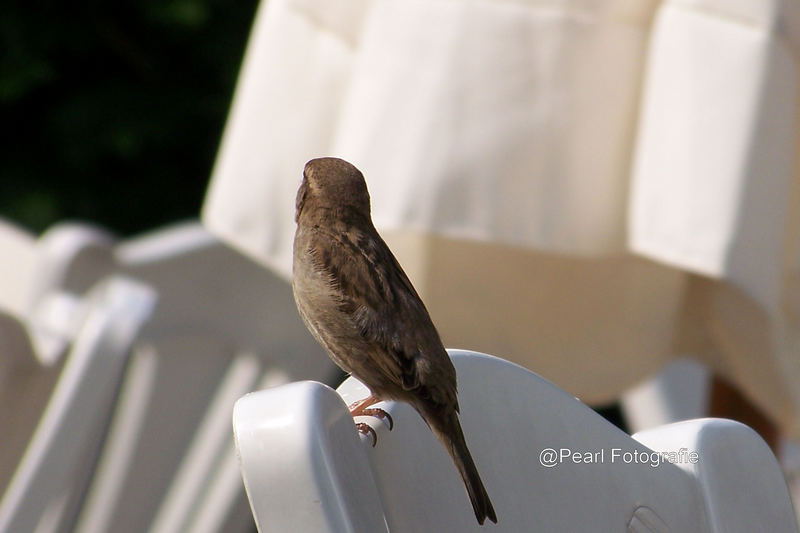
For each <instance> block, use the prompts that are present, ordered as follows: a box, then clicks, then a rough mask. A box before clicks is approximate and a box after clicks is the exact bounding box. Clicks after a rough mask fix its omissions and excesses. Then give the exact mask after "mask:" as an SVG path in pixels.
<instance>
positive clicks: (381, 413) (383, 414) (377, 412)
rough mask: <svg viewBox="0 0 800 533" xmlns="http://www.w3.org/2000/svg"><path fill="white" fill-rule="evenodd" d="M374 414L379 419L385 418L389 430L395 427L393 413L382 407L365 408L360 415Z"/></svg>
mask: <svg viewBox="0 0 800 533" xmlns="http://www.w3.org/2000/svg"><path fill="white" fill-rule="evenodd" d="M362 415H363V416H374V417H375V418H377V419H379V420H383V421H385V422H386V425H388V426H389V431H391V430H392V429H393V428H394V420H392V415H390V414H389V413H387V412H386V411H384V410H383V409H380V408H378V407H370V408H369V409H363V410H362V411H361V413H360V414H359V416H362Z"/></svg>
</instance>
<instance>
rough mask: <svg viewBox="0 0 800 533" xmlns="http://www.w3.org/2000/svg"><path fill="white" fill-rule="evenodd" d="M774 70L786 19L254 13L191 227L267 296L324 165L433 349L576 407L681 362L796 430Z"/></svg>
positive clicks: (788, 154)
mask: <svg viewBox="0 0 800 533" xmlns="http://www.w3.org/2000/svg"><path fill="white" fill-rule="evenodd" d="M798 58H800V8H799V7H798V5H797V4H796V2H791V1H788V0H787V1H784V0H770V1H758V2H756V1H743V2H728V1H724V0H663V1H659V0H650V1H642V2H628V1H623V0H605V1H600V2H597V1H591V2H590V1H585V0H562V1H548V2H544V1H540V0H527V1H525V0H518V1H489V0H475V1H460V0H436V1H432V2H430V1H422V0H404V1H401V2H398V1H393V2H389V1H384V0H348V1H342V2H336V3H331V2H325V1H324V0H270V1H269V2H266V3H264V4H263V5H262V6H261V8H260V10H259V13H258V15H257V19H256V21H255V25H254V28H253V33H252V36H251V39H250V44H249V46H248V50H247V54H246V57H245V60H244V63H243V67H242V73H241V75H240V81H239V84H238V87H237V91H236V95H235V98H234V102H233V107H232V110H231V113H230V117H229V121H228V125H227V127H226V130H225V134H224V136H223V141H222V145H221V149H220V153H219V156H218V160H217V164H216V167H215V170H214V173H213V176H212V181H211V184H210V187H209V191H208V196H207V198H206V204H205V206H204V210H203V220H204V222H205V223H206V224H207V226H208V227H209V228H210V229H211V230H212V231H214V232H215V233H217V234H218V235H220V236H221V237H222V238H224V239H226V240H228V241H229V242H231V243H233V244H234V245H235V246H237V247H238V248H240V249H242V250H244V251H245V252H246V253H248V254H249V255H251V256H253V257H255V258H256V259H257V260H259V261H261V262H262V263H263V264H265V265H267V266H269V267H270V268H273V269H274V270H276V271H277V272H279V273H281V274H282V275H284V276H286V278H287V279H288V278H289V276H290V275H291V243H292V237H293V233H294V222H293V210H294V195H295V193H296V190H297V187H298V186H299V183H300V178H301V176H300V173H301V170H302V168H303V165H304V163H305V162H306V161H307V160H309V159H311V158H313V157H319V156H323V155H333V156H337V157H342V158H344V159H347V160H349V161H351V162H352V163H354V164H355V165H356V166H358V167H359V168H360V169H361V170H362V171H363V172H364V174H365V176H366V179H367V183H368V186H369V188H370V193H371V196H372V205H373V218H374V221H375V223H376V226H377V227H378V229H379V231H381V233H382V234H383V235H384V236H385V238H386V239H387V241H388V242H389V244H390V246H392V247H393V249H394V250H395V252H396V254H397V256H398V258H399V260H400V262H401V264H403V265H404V267H405V268H406V270H407V271H408V273H409V275H410V277H411V278H412V280H413V281H414V282H415V284H416V285H417V287H418V289H419V290H420V293H421V294H422V296H423V298H424V299H425V301H426V303H427V305H428V307H429V308H430V310H431V314H432V316H433V318H434V321H435V322H436V323H437V326H438V327H439V329H440V331H441V333H442V335H443V337H444V340H445V342H446V343H447V344H448V345H450V346H461V347H466V348H471V349H477V350H483V351H487V352H491V353H497V354H499V355H502V356H504V357H507V358H509V359H511V360H514V361H517V362H519V363H521V364H524V365H525V366H528V367H529V368H532V369H533V370H535V371H537V372H539V373H541V374H543V375H544V376H546V377H548V378H550V379H553V380H554V381H556V382H557V383H558V384H559V385H561V386H562V387H564V388H566V389H567V390H570V391H571V392H572V393H574V394H577V395H579V396H581V397H582V398H583V399H584V400H586V401H602V400H607V399H610V398H613V397H615V396H616V395H618V394H619V393H620V392H621V391H622V390H623V389H624V388H626V387H628V386H630V385H631V384H632V383H634V382H635V381H636V380H638V379H641V378H642V377H644V376H646V375H647V374H649V373H652V372H654V371H656V370H657V369H658V368H660V366H661V365H662V364H663V363H664V361H665V360H666V359H667V358H668V357H671V356H673V355H678V354H681V353H684V354H685V353H687V352H690V353H691V354H692V355H695V356H697V357H699V358H701V359H702V360H704V361H705V362H706V363H708V364H709V365H710V366H712V367H713V368H714V369H715V370H716V371H717V372H719V373H722V374H723V375H726V376H727V377H729V378H730V379H732V380H733V381H735V382H736V383H737V384H738V385H739V386H740V387H741V388H742V389H743V390H744V391H745V392H746V393H747V394H748V395H749V396H750V397H751V398H752V399H753V401H754V402H755V403H756V404H757V405H759V406H760V407H761V408H762V409H764V410H765V411H766V412H767V413H769V414H770V415H771V416H772V417H773V418H775V419H776V420H778V421H779V422H780V423H781V425H782V426H783V427H784V428H785V429H787V430H788V431H796V430H797V427H796V426H797V424H796V421H797V420H798V416H797V414H798V413H799V412H800V392H798V387H797V385H798V383H799V381H798V380H800V327H798V318H797V317H798V316H800V313H798V305H799V304H800V294H799V293H798V287H800V284H799V283H798V273H800V268H798V259H800V254H798V249H797V244H798V241H799V240H800V239H798V237H800V235H798V230H800V218H799V217H800V208H799V207H798V204H800V202H798V191H797V189H798V187H797V184H798V183H799V182H800V180H799V179H798V170H797V169H798V165H797V161H796V155H795V154H796V152H797V150H796V147H797V129H798V124H797V113H796V108H797V95H798V80H797V70H798V69H797V67H798V60H799V59H798Z"/></svg>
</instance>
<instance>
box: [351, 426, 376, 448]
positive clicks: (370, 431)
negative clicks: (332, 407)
mask: <svg viewBox="0 0 800 533" xmlns="http://www.w3.org/2000/svg"><path fill="white" fill-rule="evenodd" d="M356 429H358V432H359V433H361V434H362V435H369V436H371V437H372V447H373V448H374V447H375V445H376V444H378V434H377V433H375V430H374V429H372V427H370V426H369V424H365V423H364V422H357V423H356Z"/></svg>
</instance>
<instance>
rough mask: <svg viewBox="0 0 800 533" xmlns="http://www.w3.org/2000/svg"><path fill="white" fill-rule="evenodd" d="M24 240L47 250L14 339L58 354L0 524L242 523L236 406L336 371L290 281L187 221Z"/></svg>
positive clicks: (110, 527) (35, 527) (172, 529)
mask: <svg viewBox="0 0 800 533" xmlns="http://www.w3.org/2000/svg"><path fill="white" fill-rule="evenodd" d="M27 242H28V244H30V245H31V248H44V249H46V252H41V251H37V252H36V253H35V254H33V255H34V256H35V257H36V260H37V261H38V263H37V267H36V269H34V272H35V274H36V275H35V276H33V279H32V280H31V281H30V282H29V287H30V290H29V294H35V295H37V296H36V297H35V298H32V301H33V302H34V304H35V305H31V306H30V307H31V309H32V310H31V311H30V312H29V313H28V314H27V316H22V317H19V319H18V320H17V323H19V325H20V327H19V328H17V329H18V331H19V332H21V336H20V338H21V339H23V340H25V339H26V336H25V335H22V333H25V334H27V335H28V337H27V338H30V339H32V340H31V341H29V342H28V345H29V351H30V352H31V353H32V354H37V356H38V357H39V358H42V357H43V356H42V355H40V354H45V356H44V359H46V360H48V361H59V360H60V359H61V358H62V357H61V354H62V353H66V354H67V357H63V359H65V360H66V363H65V365H64V369H63V371H61V373H60V376H59V377H58V385H57V386H56V387H55V389H54V390H53V393H52V394H51V396H50V399H49V403H48V404H47V408H46V410H45V412H44V415H43V416H42V418H41V420H40V421H39V425H38V426H39V427H38V429H37V431H36V433H35V435H34V436H33V437H32V439H31V441H30V443H29V445H28V448H27V450H26V452H25V457H24V459H23V460H22V462H21V463H20V465H19V467H18V468H17V472H16V474H15V477H14V479H13V481H12V482H11V484H10V485H9V487H8V489H7V490H6V492H5V495H4V496H3V501H2V504H0V532H2V533H15V532H17V531H38V532H45V531H53V532H83V533H89V532H105V531H115V532H141V531H152V532H157V533H177V532H185V531H186V532H196V533H197V532H209V533H211V532H218V531H230V532H236V531H252V528H253V520H252V517H251V515H250V513H249V509H248V506H247V501H246V498H245V495H244V490H243V487H242V483H241V477H240V475H239V470H238V466H237V463H236V459H235V455H234V448H233V442H232V435H231V431H230V412H231V409H232V406H233V403H234V401H235V400H236V399H237V398H238V397H240V396H241V395H242V394H244V393H246V392H248V391H251V390H255V389H258V388H263V387H266V386H269V385H275V384H278V383H282V382H285V381H288V380H291V379H300V378H303V377H310V378H313V379H320V380H330V379H331V378H332V377H333V376H334V375H335V370H334V369H333V366H332V365H331V364H330V362H329V361H328V360H327V358H325V357H324V356H323V355H322V353H321V349H320V348H319V347H318V346H317V345H316V344H315V343H314V341H313V339H311V338H310V336H309V335H308V333H307V332H306V331H305V329H304V328H303V326H302V324H301V323H300V320H299V317H297V315H296V312H295V310H294V304H293V302H292V298H291V288H290V287H289V285H288V284H287V283H286V282H285V281H280V280H278V279H277V278H275V277H274V276H272V275H270V274H269V273H268V272H267V271H265V270H263V269H262V268H260V267H258V266H257V265H255V264H254V263H252V262H250V261H249V260H247V259H246V258H244V257H243V256H241V255H240V254H238V253H236V252H234V251H233V250H231V249H229V248H227V247H226V246H224V245H222V244H220V243H219V242H218V241H217V240H216V239H214V238H212V237H211V236H209V235H208V234H207V233H206V232H205V231H204V230H202V228H200V226H199V225H198V224H196V223H187V224H184V225H179V226H176V227H173V228H167V229H165V230H163V231H159V232H155V233H153V234H151V235H147V236H144V237H141V238H137V239H132V240H129V241H124V242H121V243H119V242H116V241H115V240H114V239H112V238H111V237H109V236H108V235H106V234H105V233H104V232H102V231H99V230H96V229H94V228H91V227H86V226H75V225H62V226H57V227H56V228H54V229H53V230H51V231H49V232H47V233H46V234H45V235H44V236H43V237H42V238H41V239H39V240H38V241H36V240H34V239H32V238H31V239H29V240H28V241H27ZM69 243H72V245H71V246H70V245H69ZM6 249H8V248H4V249H3V250H4V253H5V250H6ZM70 250H71V251H70ZM67 251H69V253H67ZM134 279H135V280H136V281H132V280H134ZM9 300H10V298H9ZM29 300H30V298H29ZM6 322H8V323H12V324H13V323H15V322H12V321H9V320H7V321H6ZM6 322H0V325H2V324H5V323H6ZM28 331H30V333H28ZM5 338H8V339H14V338H16V337H11V336H4V339H5ZM37 356H29V358H33V359H36V357H37ZM52 364H54V363H52ZM40 392H41V391H40ZM31 416H32V417H33V418H34V419H38V413H36V414H35V415H33V414H32V415H31Z"/></svg>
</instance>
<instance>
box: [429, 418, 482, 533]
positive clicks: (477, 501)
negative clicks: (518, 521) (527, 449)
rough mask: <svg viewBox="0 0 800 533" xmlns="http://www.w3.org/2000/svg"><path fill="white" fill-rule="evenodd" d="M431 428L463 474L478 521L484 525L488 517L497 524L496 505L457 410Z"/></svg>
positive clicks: (459, 471)
mask: <svg viewBox="0 0 800 533" xmlns="http://www.w3.org/2000/svg"><path fill="white" fill-rule="evenodd" d="M431 429H432V430H433V432H434V433H435V434H436V436H437V437H438V438H439V440H440V441H441V442H442V444H444V447H445V449H446V450H447V453H449V454H450V457H451V458H452V459H453V463H455V465H456V469H457V470H458V473H459V474H461V478H462V479H463V480H464V486H465V487H466V488H467V494H468V495H469V500H470V502H471V503H472V509H473V510H474V511H475V518H477V520H478V523H479V524H481V525H483V523H484V521H485V520H486V519H487V518H488V519H489V520H491V521H492V522H494V523H495V524H496V523H497V516H496V515H495V512H494V507H492V502H491V500H489V494H488V493H487V492H486V488H484V486H483V481H481V477H480V475H479V474H478V469H477V468H476V466H475V462H474V461H473V460H472V455H471V454H470V453H469V448H467V442H466V440H465V439H464V432H463V431H462V429H461V423H460V422H459V421H458V415H457V414H456V413H455V411H454V412H452V413H451V414H450V416H448V417H447V420H446V421H444V427H441V428H438V427H434V426H431Z"/></svg>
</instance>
